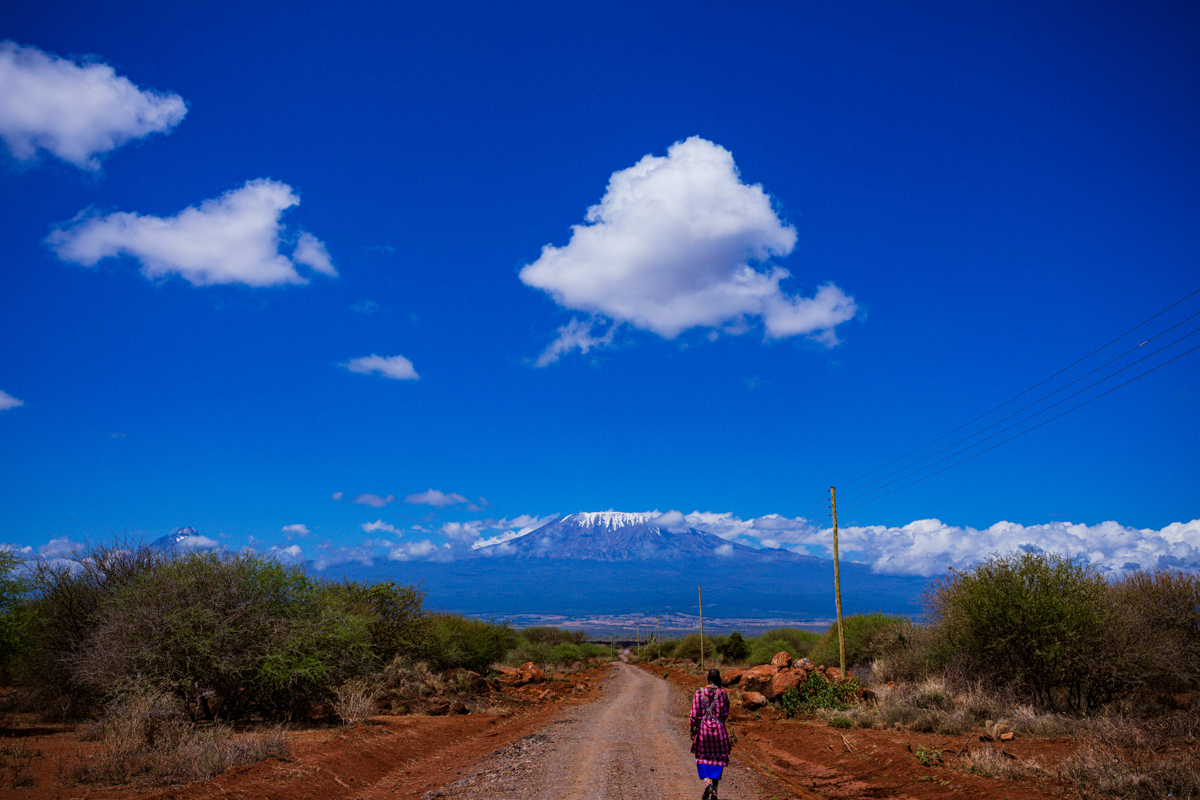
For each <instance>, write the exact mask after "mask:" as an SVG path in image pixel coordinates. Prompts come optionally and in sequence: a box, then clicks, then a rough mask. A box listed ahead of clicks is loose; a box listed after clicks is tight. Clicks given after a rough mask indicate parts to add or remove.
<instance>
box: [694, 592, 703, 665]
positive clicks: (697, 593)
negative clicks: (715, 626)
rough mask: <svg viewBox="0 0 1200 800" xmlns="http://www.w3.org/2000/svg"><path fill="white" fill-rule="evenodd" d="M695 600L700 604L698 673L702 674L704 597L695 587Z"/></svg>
mask: <svg viewBox="0 0 1200 800" xmlns="http://www.w3.org/2000/svg"><path fill="white" fill-rule="evenodd" d="M696 600H697V601H699V603H700V671H701V672H704V595H703V594H702V593H701V592H700V587H699V586H697V587H696Z"/></svg>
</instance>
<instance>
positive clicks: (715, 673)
mask: <svg viewBox="0 0 1200 800" xmlns="http://www.w3.org/2000/svg"><path fill="white" fill-rule="evenodd" d="M708 682H709V683H711V684H712V685H713V686H720V685H721V670H719V669H710V670H709V671H708Z"/></svg>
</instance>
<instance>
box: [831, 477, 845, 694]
mask: <svg viewBox="0 0 1200 800" xmlns="http://www.w3.org/2000/svg"><path fill="white" fill-rule="evenodd" d="M829 502H830V505H831V507H832V509H833V595H834V599H835V601H836V603H837V626H838V655H839V656H840V657H841V668H842V677H843V678H845V677H846V632H845V630H844V629H843V627H842V575H841V571H840V569H839V565H838V537H837V492H836V491H835V490H834V488H833V487H832V486H830V487H829Z"/></svg>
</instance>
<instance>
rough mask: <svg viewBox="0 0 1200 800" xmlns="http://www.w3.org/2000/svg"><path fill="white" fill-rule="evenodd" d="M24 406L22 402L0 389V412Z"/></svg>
mask: <svg viewBox="0 0 1200 800" xmlns="http://www.w3.org/2000/svg"><path fill="white" fill-rule="evenodd" d="M23 405H25V401H24V400H18V399H17V398H15V397H13V396H12V395H11V394H9V393H8V392H6V391H4V390H3V389H0V411H4V410H6V409H9V408H16V407H17V406H23Z"/></svg>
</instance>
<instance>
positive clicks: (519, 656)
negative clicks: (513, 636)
mask: <svg viewBox="0 0 1200 800" xmlns="http://www.w3.org/2000/svg"><path fill="white" fill-rule="evenodd" d="M530 661H532V662H533V663H534V664H537V665H538V666H539V667H545V666H546V665H547V664H550V663H552V662H553V661H554V646H553V645H551V644H548V643H546V642H536V643H535V642H529V641H526V640H525V639H524V638H518V639H517V643H516V645H515V646H514V647H513V648H512V649H511V650H509V651H508V652H507V653H506V654H505V655H504V663H505V664H507V665H508V666H510V667H519V666H520V665H522V664H526V663H528V662H530Z"/></svg>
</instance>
